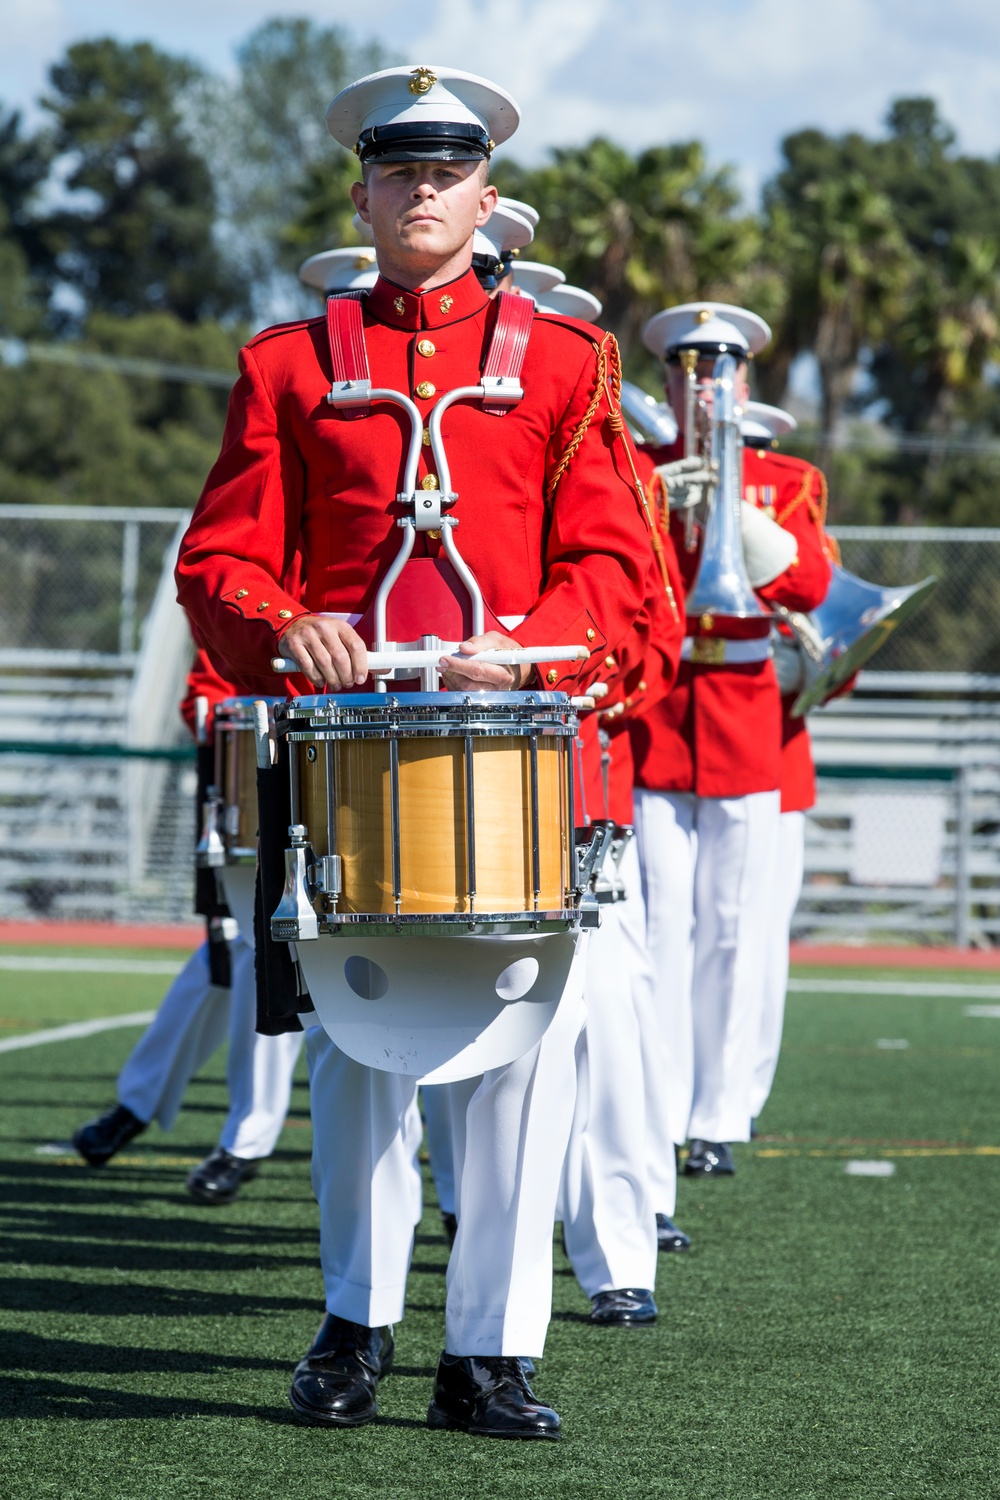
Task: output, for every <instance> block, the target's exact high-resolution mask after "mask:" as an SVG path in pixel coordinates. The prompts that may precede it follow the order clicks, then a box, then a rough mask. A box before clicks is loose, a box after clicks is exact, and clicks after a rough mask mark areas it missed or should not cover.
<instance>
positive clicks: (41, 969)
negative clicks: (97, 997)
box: [0, 953, 1000, 994]
mask: <svg viewBox="0 0 1000 1500" xmlns="http://www.w3.org/2000/svg"><path fill="white" fill-rule="evenodd" d="M183 967H184V965H183V964H181V963H178V962H177V961H176V960H175V959H172V958H83V957H80V958H64V957H60V958H48V957H43V956H36V955H29V954H18V953H0V970H3V969H6V970H7V971H8V972H10V973H13V974H169V975H174V974H179V973H180V971H181V969H182V968H183ZM997 993H998V994H1000V991H998V992H997Z"/></svg>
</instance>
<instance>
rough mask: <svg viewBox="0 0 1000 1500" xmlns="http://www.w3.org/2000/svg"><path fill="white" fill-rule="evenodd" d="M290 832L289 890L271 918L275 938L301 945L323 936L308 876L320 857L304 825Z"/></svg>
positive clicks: (296, 825) (286, 886)
mask: <svg viewBox="0 0 1000 1500" xmlns="http://www.w3.org/2000/svg"><path fill="white" fill-rule="evenodd" d="M288 833H289V837H290V838H291V840H292V844H291V848H289V849H286V850H285V889H284V893H283V895H282V897H281V900H280V901H279V902H278V905H277V908H276V910H275V912H274V914H273V915H272V917H271V936H272V938H274V940H275V941H276V942H279V943H292V942H298V943H301V942H306V941H308V940H309V939H310V938H318V937H319V920H318V918H317V916H316V913H315V911H314V910H313V905H312V898H311V896H310V893H309V880H308V876H307V873H306V872H307V870H308V869H309V867H310V866H311V865H314V864H315V863H316V857H315V855H314V854H313V851H312V845H311V844H309V843H308V842H307V840H306V830H305V828H304V826H303V825H302V824H301V823H293V824H292V826H291V828H289V830H288Z"/></svg>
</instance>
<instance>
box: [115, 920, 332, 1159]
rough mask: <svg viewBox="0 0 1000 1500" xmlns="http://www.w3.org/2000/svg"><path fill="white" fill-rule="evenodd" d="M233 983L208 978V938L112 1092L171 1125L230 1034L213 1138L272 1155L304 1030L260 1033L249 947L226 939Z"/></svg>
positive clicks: (246, 1152)
mask: <svg viewBox="0 0 1000 1500" xmlns="http://www.w3.org/2000/svg"><path fill="white" fill-rule="evenodd" d="M230 952H231V954H232V980H233V982H232V989H229V990H227V989H221V988H219V987H218V986H217V985H213V984H212V982H211V978H210V975H209V967H208V944H207V943H203V944H202V946H201V947H200V948H199V949H198V950H197V951H196V952H195V953H193V954H192V955H191V957H190V958H189V959H188V962H187V963H186V964H185V966H184V968H183V969H182V970H181V972H180V974H178V976H177V978H176V979H175V980H174V982H173V984H172V985H171V986H170V988H169V990H168V991H167V993H166V995H165V996H164V997H163V1000H162V1001H161V1002H160V1008H159V1010H158V1011H157V1013H156V1016H155V1018H154V1020H153V1022H152V1024H151V1025H150V1027H149V1029H148V1031H146V1032H145V1033H144V1035H143V1036H142V1037H141V1038H140V1039H139V1042H138V1043H137V1045H136V1047H135V1048H134V1049H133V1051H132V1053H131V1055H130V1057H129V1059H128V1061H127V1062H126V1064H125V1066H124V1068H123V1069H122V1071H121V1074H120V1075H119V1078H118V1099H119V1102H120V1103H121V1104H124V1105H125V1107H126V1108H127V1109H130V1110H131V1111H132V1113H133V1114H134V1115H137V1116H138V1118H139V1119H140V1120H144V1121H145V1122H146V1123H147V1124H148V1123H149V1122H150V1121H151V1120H156V1122H157V1123H158V1124H159V1125H160V1126H161V1128H162V1129H163V1130H170V1129H171V1127H172V1126H173V1124H174V1121H175V1120H176V1119H177V1115H178V1113H179V1111H180V1108H181V1104H182V1102H183V1099H184V1094H185V1091H186V1090H187V1086H188V1084H189V1083H190V1082H191V1079H192V1078H193V1077H194V1075H195V1074H196V1073H197V1072H198V1070H199V1069H200V1068H201V1067H202V1066H203V1065H204V1064H205V1063H206V1062H207V1061H208V1059H209V1058H210V1057H211V1056H212V1054H213V1052H215V1051H216V1049H217V1048H218V1047H220V1046H221V1045H222V1042H223V1041H224V1040H225V1037H226V1034H227V1032H228V1035H229V1057H228V1060H227V1064H226V1081H227V1083H228V1086H229V1113H228V1115H227V1116H226V1120H225V1124H224V1125H223V1127H222V1134H221V1135H220V1137H219V1144H220V1146H223V1147H224V1148H225V1149H226V1150H227V1151H231V1152H232V1153H233V1155H234V1156H242V1157H246V1158H248V1159H253V1160H257V1159H259V1158H261V1157H265V1156H270V1155H271V1153H272V1151H273V1150H274V1148H275V1146H276V1144H277V1141H278V1136H279V1135H280V1134H281V1129H282V1126H283V1125H284V1123H285V1117H286V1115H287V1114H288V1105H289V1100H290V1098H291V1090H292V1075H293V1073H294V1071H295V1064H296V1061H297V1060H298V1055H299V1050H300V1048H301V1046H302V1039H303V1038H302V1032H300V1031H297V1032H289V1033H288V1034H287V1035H285V1036H259V1035H258V1034H257V1032H256V1031H255V1030H254V1025H255V1019H256V1011H257V999H256V985H255V980H254V960H253V948H252V947H251V946H250V944H249V943H245V942H244V941H243V939H242V938H241V937H237V938H235V939H234V940H233V942H232V943H231V945H230Z"/></svg>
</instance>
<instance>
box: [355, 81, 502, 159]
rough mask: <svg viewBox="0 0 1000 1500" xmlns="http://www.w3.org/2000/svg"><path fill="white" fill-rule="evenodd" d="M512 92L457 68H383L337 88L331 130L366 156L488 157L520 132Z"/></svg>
mask: <svg viewBox="0 0 1000 1500" xmlns="http://www.w3.org/2000/svg"><path fill="white" fill-rule="evenodd" d="M519 119H520V111H519V110H518V107H517V105H516V104H515V102H514V100H513V99H512V98H511V96H510V94H508V93H506V92H505V91H504V90H503V89H500V88H497V86H496V84H494V83H490V81H489V79H487V78H480V77H478V76H477V75H476V74H475V73H463V72H462V71H461V70H460V69H459V68H439V67H434V68H425V67H420V68H411V67H404V68H385V69H384V70H383V71H382V72H381V73H369V74H368V76H367V77H365V78H359V79H358V81H357V82H356V83H352V84H350V85H349V86H348V87H347V88H346V89H341V91H340V93H339V94H338V95H337V97H336V99H334V101H333V103H332V104H331V105H330V108H329V109H328V110H327V112H326V123H327V128H328V129H329V131H330V134H331V135H332V136H333V137H334V139H335V140H338V141H339V142H340V144H341V145H342V146H346V147H347V148H348V150H351V151H356V152H357V154H358V156H359V157H360V158H361V160H362V161H363V162H364V161H442V160H451V161H477V160H478V161H488V160H489V157H490V154H491V152H492V150H493V147H494V146H499V145H500V143H501V142H502V141H506V140H508V139H509V138H510V137H511V136H512V135H513V134H514V131H515V130H516V129H517V126H518V121H519Z"/></svg>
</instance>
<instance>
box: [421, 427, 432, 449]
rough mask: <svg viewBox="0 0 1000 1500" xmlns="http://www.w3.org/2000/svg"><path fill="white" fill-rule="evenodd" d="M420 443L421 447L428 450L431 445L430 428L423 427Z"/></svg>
mask: <svg viewBox="0 0 1000 1500" xmlns="http://www.w3.org/2000/svg"><path fill="white" fill-rule="evenodd" d="M421 441H422V442H423V445H424V447H425V448H429V447H430V445H431V433H430V428H429V427H425V428H424V435H423V438H422V439H421Z"/></svg>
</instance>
